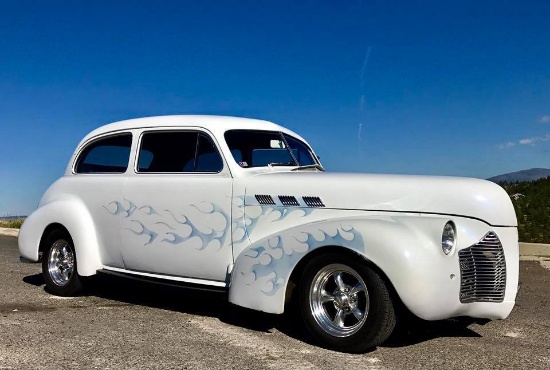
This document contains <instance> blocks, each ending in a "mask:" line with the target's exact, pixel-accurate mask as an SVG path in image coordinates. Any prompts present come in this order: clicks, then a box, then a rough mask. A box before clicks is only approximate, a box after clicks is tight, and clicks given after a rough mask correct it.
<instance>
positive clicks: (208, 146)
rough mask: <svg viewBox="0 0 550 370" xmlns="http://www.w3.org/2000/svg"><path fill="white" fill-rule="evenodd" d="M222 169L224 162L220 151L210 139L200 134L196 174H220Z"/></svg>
mask: <svg viewBox="0 0 550 370" xmlns="http://www.w3.org/2000/svg"><path fill="white" fill-rule="evenodd" d="M222 168H223V162H222V158H221V157H220V153H218V149H216V147H215V146H214V143H212V141H211V140H210V138H209V137H207V136H206V135H204V134H200V135H199V143H198V147H197V161H196V165H195V172H220V171H221V170H222Z"/></svg>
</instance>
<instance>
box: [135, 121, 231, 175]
mask: <svg viewBox="0 0 550 370" xmlns="http://www.w3.org/2000/svg"><path fill="white" fill-rule="evenodd" d="M169 132H192V133H196V134H197V140H196V143H195V157H194V158H195V161H196V159H197V149H198V148H197V144H198V142H199V136H200V134H203V135H204V136H206V138H207V139H208V140H210V142H211V143H212V145H213V146H214V149H216V151H217V152H218V155H219V156H220V159H221V163H222V166H221V168H220V170H219V171H209V172H206V171H201V172H196V171H194V170H193V171H191V172H184V171H181V172H140V171H139V157H140V152H141V144H142V142H143V136H144V135H145V134H150V133H169ZM194 166H196V162H195V163H194ZM226 168H227V165H226V162H225V157H224V155H223V152H222V151H221V150H220V147H219V145H218V143H217V141H216V140H215V138H214V136H213V135H212V134H210V133H209V132H207V131H205V130H202V129H200V128H198V127H189V128H179V127H170V128H166V129H163V128H158V127H155V128H144V129H143V130H142V131H141V132H140V134H139V138H138V140H137V143H136V149H135V155H134V165H133V170H134V174H136V175H139V176H141V175H217V174H220V173H222V172H224V171H226Z"/></svg>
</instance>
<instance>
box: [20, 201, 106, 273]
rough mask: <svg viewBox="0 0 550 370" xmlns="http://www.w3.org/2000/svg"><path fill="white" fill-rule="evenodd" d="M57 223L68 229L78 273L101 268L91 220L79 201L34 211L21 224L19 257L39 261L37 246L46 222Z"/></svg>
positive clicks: (55, 202)
mask: <svg viewBox="0 0 550 370" xmlns="http://www.w3.org/2000/svg"><path fill="white" fill-rule="evenodd" d="M52 224H60V225H62V226H63V227H64V228H65V229H67V231H68V232H69V234H70V236H71V238H72V240H73V242H74V248H75V253H76V256H77V261H78V264H77V268H78V274H79V275H81V276H90V275H94V274H95V273H96V271H97V270H98V269H100V268H102V264H101V258H100V255H99V246H98V239H97V234H96V230H95V226H94V222H93V219H92V217H91V216H90V214H89V212H88V211H87V209H86V207H85V206H84V205H83V204H82V203H81V202H78V201H73V200H60V201H54V202H51V203H47V204H45V205H43V206H41V207H40V208H38V209H37V210H36V211H34V212H33V213H32V214H31V215H30V216H29V217H27V219H26V220H25V222H24V223H23V225H22V226H21V230H20V232H19V239H18V244H19V251H20V253H21V256H23V257H25V258H26V259H28V260H31V261H38V260H39V248H40V241H41V239H42V237H43V236H44V237H47V235H44V232H45V230H46V229H47V228H48V226H49V225H52Z"/></svg>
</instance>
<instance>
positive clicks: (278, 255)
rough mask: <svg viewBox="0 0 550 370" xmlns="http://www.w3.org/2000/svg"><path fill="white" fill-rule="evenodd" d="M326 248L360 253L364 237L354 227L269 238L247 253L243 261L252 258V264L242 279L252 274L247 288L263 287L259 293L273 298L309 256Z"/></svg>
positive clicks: (323, 229)
mask: <svg viewBox="0 0 550 370" xmlns="http://www.w3.org/2000/svg"><path fill="white" fill-rule="evenodd" d="M327 245H342V246H347V247H350V248H352V249H355V250H360V249H362V248H363V237H362V236H361V234H360V233H359V232H358V231H356V230H355V229H354V228H353V227H351V226H348V225H339V226H338V227H332V228H329V227H325V228H319V229H315V230H312V231H307V232H306V231H297V232H295V233H293V234H288V235H285V234H283V236H276V237H273V238H269V239H267V240H266V241H264V242H263V243H262V244H261V245H260V246H257V247H254V248H250V249H249V250H248V251H247V254H245V255H244V257H245V258H250V259H251V260H252V261H251V262H252V264H251V265H250V269H249V271H247V272H241V275H242V276H245V275H247V274H252V279H250V281H249V283H248V284H247V285H255V284H260V286H258V287H257V289H258V290H259V291H261V292H262V293H263V294H265V295H267V296H272V295H274V294H276V293H277V291H278V290H279V289H280V288H281V287H283V286H285V283H286V281H285V277H286V276H288V274H289V273H290V270H291V269H292V267H293V266H295V265H296V264H297V263H298V261H299V260H300V259H301V258H302V257H303V256H304V255H305V254H306V253H307V252H309V251H311V250H314V249H316V248H318V247H322V246H327ZM250 252H252V253H250ZM266 278H267V280H266Z"/></svg>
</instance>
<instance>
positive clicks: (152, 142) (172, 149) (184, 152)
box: [138, 131, 198, 173]
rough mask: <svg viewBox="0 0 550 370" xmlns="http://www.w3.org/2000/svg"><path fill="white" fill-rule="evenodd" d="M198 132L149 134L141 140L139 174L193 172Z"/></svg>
mask: <svg viewBox="0 0 550 370" xmlns="http://www.w3.org/2000/svg"><path fill="white" fill-rule="evenodd" d="M197 136H198V134H197V133H196V132H192V131H187V132H184V131H180V132H174V131H163V132H147V133H144V134H143V137H142V139H141V147H140V149H139V161H138V172H146V173H154V172H192V171H193V166H194V161H195V151H196V148H197Z"/></svg>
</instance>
